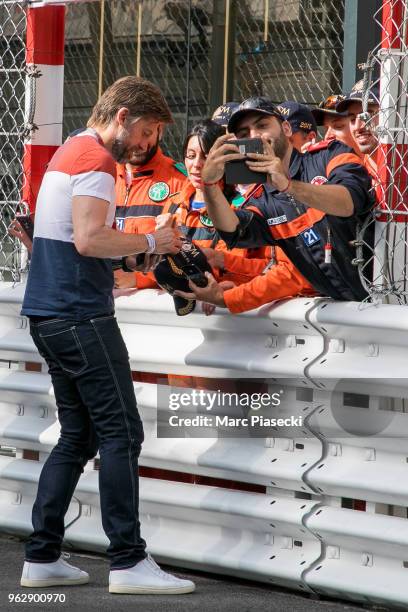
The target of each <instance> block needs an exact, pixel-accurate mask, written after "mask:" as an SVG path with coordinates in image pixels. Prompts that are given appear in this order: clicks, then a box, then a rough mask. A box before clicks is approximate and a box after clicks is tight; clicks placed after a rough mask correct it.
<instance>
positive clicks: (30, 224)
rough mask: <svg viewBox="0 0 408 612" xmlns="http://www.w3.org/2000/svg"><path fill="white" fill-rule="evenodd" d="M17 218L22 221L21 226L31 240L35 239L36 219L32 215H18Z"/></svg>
mask: <svg viewBox="0 0 408 612" xmlns="http://www.w3.org/2000/svg"><path fill="white" fill-rule="evenodd" d="M16 220H17V221H18V222H19V223H20V225H21V227H22V228H23V230H24V231H25V233H26V234H27V236H28V237H29V239H30V240H31V242H32V241H33V236H34V221H33V216H32V215H16Z"/></svg>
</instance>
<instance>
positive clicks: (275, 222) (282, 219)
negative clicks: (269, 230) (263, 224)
mask: <svg viewBox="0 0 408 612" xmlns="http://www.w3.org/2000/svg"><path fill="white" fill-rule="evenodd" d="M287 220H288V218H287V216H286V215H281V216H280V217H271V218H270V219H267V221H268V225H280V224H281V223H286V221H287Z"/></svg>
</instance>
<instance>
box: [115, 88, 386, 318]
mask: <svg viewBox="0 0 408 612" xmlns="http://www.w3.org/2000/svg"><path fill="white" fill-rule="evenodd" d="M357 89H358V88H357ZM350 95H351V98H350V99H351V100H354V99H357V95H358V93H356V91H353V92H352V93H351V94H350ZM353 96H354V97H353ZM337 98H338V99H336V101H337V102H342V101H343V100H344V99H345V96H337ZM357 102H358V99H357ZM325 113H327V114H325ZM331 113H332V114H331ZM315 117H316V118H319V119H321V118H322V117H323V118H325V117H329V118H330V119H333V118H335V119H337V120H339V119H340V120H341V119H343V120H344V119H345V117H346V115H345V113H340V112H337V111H336V109H335V107H334V108H333V109H332V110H330V109H326V108H324V106H323V108H320V109H316V111H314V112H313V111H312V112H311V111H310V110H309V109H307V107H305V106H304V105H301V104H299V103H297V102H293V101H292V102H286V103H285V102H284V103H282V104H280V105H275V104H274V103H273V102H272V101H271V99H269V98H267V97H253V98H249V99H248V100H245V101H244V102H242V103H241V104H240V105H238V104H233V103H231V104H230V105H224V106H222V107H220V109H218V111H217V112H216V113H215V114H214V119H215V121H216V122H217V123H218V124H219V125H224V126H225V127H227V128H228V134H233V135H235V136H236V137H238V138H243V137H262V138H263V139H264V140H265V147H264V148H265V154H264V155H263V156H260V157H259V156H258V158H257V159H255V157H256V156H254V159H253V160H252V163H253V164H255V165H254V169H255V168H256V169H258V170H260V169H261V167H260V164H263V165H262V170H267V171H268V172H269V175H268V176H269V180H268V182H267V183H266V184H263V185H262V184H260V185H245V186H241V185H238V186H236V190H235V193H234V196H232V195H231V197H229V198H228V197H227V196H226V195H225V194H224V192H223V183H222V181H223V175H224V171H225V162H226V161H228V160H229V159H230V160H231V159H240V158H242V157H243V156H242V155H241V154H239V152H237V151H235V152H234V147H232V149H231V146H230V145H226V144H225V141H226V140H229V137H228V136H226V137H222V136H221V137H220V139H219V140H217V141H216V142H215V143H214V144H213V147H212V148H211V151H210V152H209V151H207V152H206V157H207V155H208V159H207V161H206V163H205V164H204V167H203V179H202V180H203V186H202V188H203V194H204V197H203V200H205V201H204V202H203V208H202V209H201V210H198V211H197V210H196V209H192V208H191V207H190V204H189V203H190V200H191V199H192V198H193V194H194V192H195V189H194V188H193V186H192V183H191V181H190V180H189V177H188V176H186V172H185V169H184V167H183V165H182V164H180V163H176V162H175V161H173V160H171V159H170V158H168V157H166V156H165V155H164V154H163V153H162V151H161V150H160V148H159V145H158V140H156V142H155V143H153V145H152V148H153V154H151V155H150V156H149V158H148V159H147V160H143V163H137V162H133V163H128V164H127V165H126V166H119V167H118V172H117V181H116V205H117V209H116V210H117V213H116V218H117V221H116V223H117V228H118V229H120V230H123V231H125V232H145V231H152V230H153V228H154V226H155V223H156V218H157V217H158V216H162V215H163V213H171V214H174V213H176V212H177V213H178V214H177V215H176V217H177V221H178V224H179V225H180V227H181V228H182V230H183V232H184V233H185V234H186V235H187V236H188V237H189V238H191V239H193V240H194V242H196V244H198V245H199V246H201V247H207V248H209V249H211V251H212V252H211V251H210V250H208V251H206V254H207V256H208V259H209V262H210V263H211V265H212V266H213V271H214V278H212V279H211V282H210V283H209V287H207V288H205V289H200V288H196V287H194V295H193V294H192V293H189V298H190V299H193V298H198V299H201V300H202V301H203V302H207V303H210V304H214V305H218V306H226V307H228V308H229V309H230V311H231V312H235V313H239V312H243V311H245V310H250V309H252V308H256V307H257V306H260V305H261V304H264V303H267V302H270V301H273V300H276V299H281V298H283V297H290V296H296V295H313V294H319V295H324V296H328V297H331V298H333V299H335V300H357V301H361V300H363V299H365V298H366V297H367V294H366V291H365V289H364V288H363V286H362V284H361V281H360V278H359V274H358V268H357V266H356V264H355V262H356V260H357V257H356V237H357V233H358V231H359V229H360V227H361V225H362V223H363V222H364V219H365V218H366V216H367V214H369V212H370V211H371V209H372V207H373V205H374V201H375V200H374V194H373V192H372V189H371V178H370V176H369V174H368V172H367V170H366V168H365V166H367V162H366V159H367V155H366V156H365V157H364V156H362V155H361V154H360V152H359V151H358V148H357V146H354V148H351V147H350V146H349V145H350V144H352V143H353V140H352V136H351V135H350V134H349V136H348V137H346V136H345V137H344V138H342V141H340V140H337V139H336V138H331V137H330V134H329V133H328V138H327V140H324V141H320V142H317V143H316V139H317V126H316V120H315ZM346 121H348V120H347V119H346ZM320 123H323V121H321V122H320ZM328 132H329V130H328ZM271 143H272V145H271ZM228 146H229V147H230V149H229V151H227V150H226V147H227V148H228ZM217 150H219V151H220V154H219V155H218V160H217V162H216V163H217V164H218V165H217V168H216V169H215V166H214V159H215V157H216V156H217ZM226 153H227V155H226ZM228 153H229V155H228ZM234 155H235V156H236V157H231V156H234ZM364 162H365V163H364ZM277 163H278V164H279V168H278V172H276V168H277V166H276V164H277ZM257 164H258V166H257ZM268 164H269V165H268ZM371 174H372V172H371ZM272 177H273V178H272ZM275 177H277V178H275ZM369 240H370V238H369V237H368V242H369ZM267 245H270V248H266V247H267ZM259 247H262V249H261V250H260V249H259ZM231 249H232V250H231ZM271 264H272V265H271ZM265 268H267V271H265ZM220 270H221V272H222V274H219V271H220ZM225 279H229V280H232V281H233V282H232V284H231V285H228V286H225V287H220V285H219V281H220V280H225ZM116 283H117V286H118V287H137V288H143V287H154V286H155V280H154V277H153V274H151V273H150V274H147V275H146V274H142V273H140V272H136V273H130V274H126V273H123V272H118V273H117V278H116ZM191 287H192V285H191V284H190V288H191ZM184 295H185V296H186V297H187V294H186V293H184Z"/></svg>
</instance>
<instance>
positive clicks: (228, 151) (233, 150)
mask: <svg viewBox="0 0 408 612" xmlns="http://www.w3.org/2000/svg"><path fill="white" fill-rule="evenodd" d="M234 138H235V137H234V136H232V135H231V134H225V135H224V136H220V137H219V138H217V140H216V141H215V142H214V144H213V146H212V147H211V149H210V151H209V153H208V155H207V159H206V161H205V164H204V166H203V169H202V170H201V180H202V181H203V183H217V182H218V181H220V180H221V179H222V177H223V176H224V174H225V164H226V163H227V162H228V161H233V160H237V159H244V157H245V155H243V154H242V153H240V152H239V149H238V147H237V146H236V145H234V144H231V143H229V144H226V141H227V140H233V139H234Z"/></svg>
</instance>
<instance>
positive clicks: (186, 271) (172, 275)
mask: <svg viewBox="0 0 408 612" xmlns="http://www.w3.org/2000/svg"><path fill="white" fill-rule="evenodd" d="M192 271H194V272H195V271H196V272H197V273H200V272H202V273H204V272H212V270H211V266H210V264H209V263H208V261H207V258H206V256H205V255H204V253H203V252H202V250H201V249H200V248H199V247H198V246H196V245H194V244H193V243H192V242H191V241H190V240H187V239H184V240H183V246H182V248H181V251H180V252H179V253H177V255H166V256H165V258H164V259H163V260H162V261H161V262H160V263H159V264H158V265H157V266H156V268H155V269H154V272H153V273H154V276H155V278H156V281H157V283H158V284H159V285H160V287H162V289H164V290H165V291H167V293H170V295H172V296H173V300H174V307H175V309H176V312H177V314H178V315H179V316H184V315H187V314H190V312H193V310H194V308H195V305H196V300H186V299H185V298H183V297H180V296H178V295H174V291H175V290H176V289H178V290H180V291H187V292H191V289H190V287H189V285H188V282H189V278H190V276H191V272H192Z"/></svg>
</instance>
